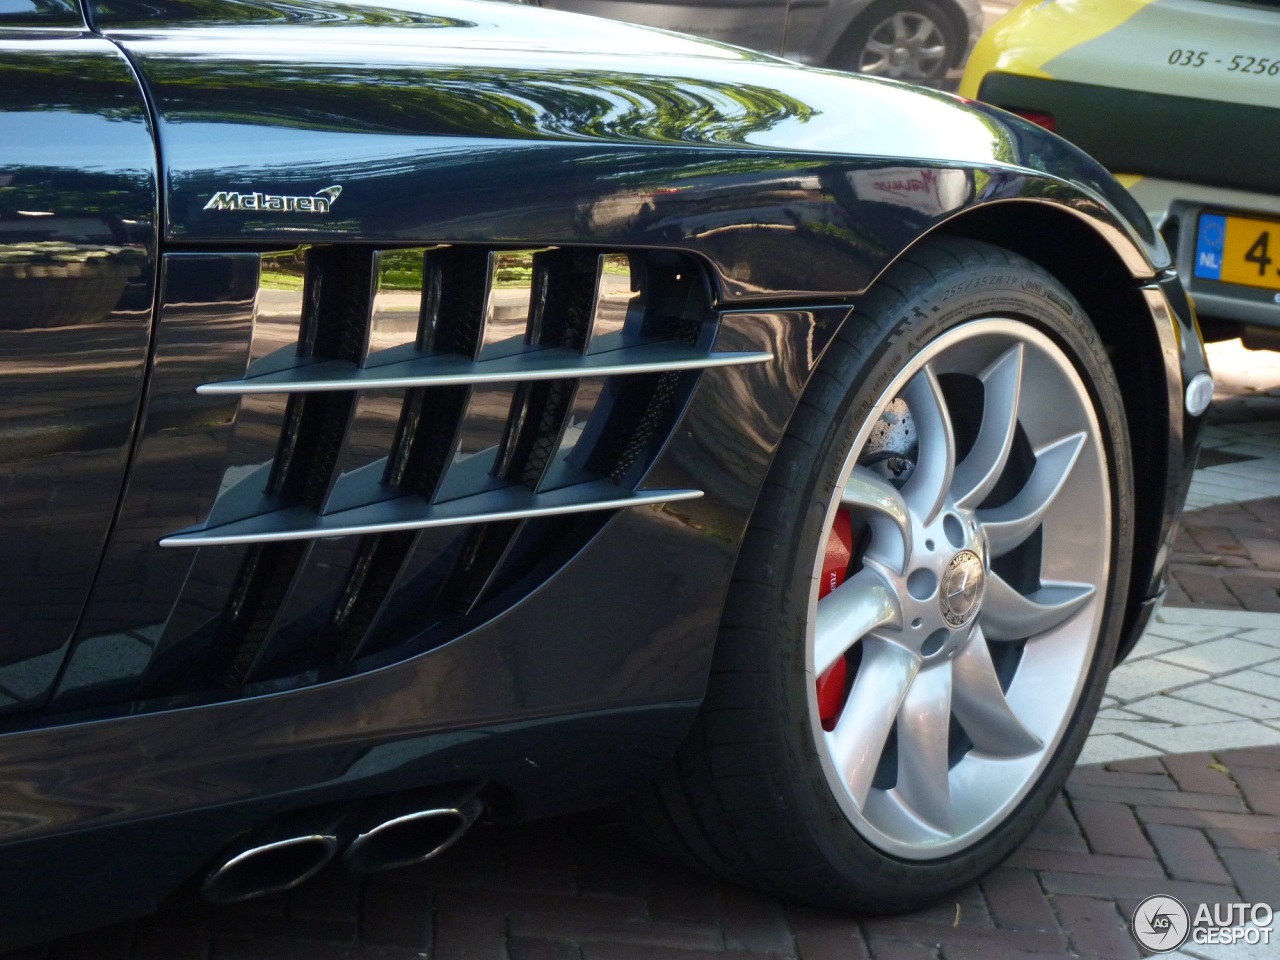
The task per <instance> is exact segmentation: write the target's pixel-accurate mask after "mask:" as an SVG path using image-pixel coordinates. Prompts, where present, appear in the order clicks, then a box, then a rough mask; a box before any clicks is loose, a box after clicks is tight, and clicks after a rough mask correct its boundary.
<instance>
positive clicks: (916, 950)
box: [871, 940, 939, 960]
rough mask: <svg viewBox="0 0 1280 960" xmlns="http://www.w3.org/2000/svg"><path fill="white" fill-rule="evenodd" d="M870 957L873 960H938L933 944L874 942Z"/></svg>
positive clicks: (894, 941)
mask: <svg viewBox="0 0 1280 960" xmlns="http://www.w3.org/2000/svg"><path fill="white" fill-rule="evenodd" d="M871 956H872V957H873V958H874V960H938V956H939V954H938V947H937V946H936V945H933V944H924V943H903V942H902V941H900V940H876V941H872V943H871Z"/></svg>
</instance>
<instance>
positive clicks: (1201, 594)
mask: <svg viewBox="0 0 1280 960" xmlns="http://www.w3.org/2000/svg"><path fill="white" fill-rule="evenodd" d="M1169 576H1170V577H1171V578H1172V579H1173V580H1174V582H1175V583H1176V585H1177V586H1178V587H1179V588H1180V590H1179V592H1180V593H1181V594H1182V597H1180V598H1179V599H1185V602H1186V603H1187V604H1189V605H1191V604H1194V605H1204V606H1209V607H1214V608H1227V609H1232V608H1234V609H1237V610H1239V609H1243V608H1242V606H1241V603H1240V601H1239V600H1238V599H1237V598H1236V596H1235V594H1233V593H1232V592H1231V591H1230V590H1228V589H1227V587H1226V584H1224V583H1223V582H1222V578H1221V577H1220V576H1214V575H1213V574H1211V573H1205V572H1204V571H1203V570H1202V569H1199V568H1195V567H1187V566H1185V565H1183V564H1175V565H1172V566H1171V567H1170V570H1169Z"/></svg>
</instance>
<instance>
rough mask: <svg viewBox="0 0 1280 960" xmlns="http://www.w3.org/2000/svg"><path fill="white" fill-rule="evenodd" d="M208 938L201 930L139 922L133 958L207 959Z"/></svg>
mask: <svg viewBox="0 0 1280 960" xmlns="http://www.w3.org/2000/svg"><path fill="white" fill-rule="evenodd" d="M208 958H209V940H208V938H207V937H205V936H203V931H200V930H191V929H189V928H188V929H184V928H181V927H167V926H155V925H152V924H147V923H144V924H140V925H139V929H138V932H137V934H136V936H135V939H134V944H133V960H208Z"/></svg>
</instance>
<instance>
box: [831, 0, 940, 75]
mask: <svg viewBox="0 0 1280 960" xmlns="http://www.w3.org/2000/svg"><path fill="white" fill-rule="evenodd" d="M963 44H964V39H963V38H962V37H961V36H960V35H959V34H958V33H957V32H956V29H955V27H954V26H953V25H952V23H951V19H950V18H949V17H948V16H947V14H946V13H945V11H943V10H942V9H941V8H940V7H939V6H938V5H937V4H935V3H931V2H930V0H889V2H887V3H880V4H877V5H875V6H873V7H872V8H871V9H869V10H867V11H866V12H865V13H864V14H862V16H860V17H859V18H858V19H857V21H855V22H854V24H853V26H852V27H850V29H849V33H848V34H847V35H846V36H845V37H844V39H843V40H841V42H840V43H839V45H838V46H837V47H836V49H835V50H834V51H833V52H832V54H831V58H830V62H829V64H828V65H829V66H832V67H835V68H836V69H839V70H851V71H853V72H855V73H865V74H869V75H871V76H876V77H888V78H890V79H893V80H908V81H911V82H913V83H922V84H929V85H932V84H937V83H940V82H941V81H942V80H944V79H945V78H946V75H947V71H948V70H950V69H951V67H952V66H953V65H954V64H955V62H956V60H957V51H958V50H959V48H960V47H961V46H962V45H963Z"/></svg>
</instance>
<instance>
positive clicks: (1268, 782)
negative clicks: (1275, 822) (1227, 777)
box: [1232, 765, 1280, 816]
mask: <svg viewBox="0 0 1280 960" xmlns="http://www.w3.org/2000/svg"><path fill="white" fill-rule="evenodd" d="M1232 776H1233V777H1235V780H1236V783H1238V784H1239V785H1240V789H1241V791H1242V792H1243V793H1244V797H1245V802H1246V803H1248V805H1249V809H1250V810H1252V811H1254V812H1255V813H1265V814H1271V815H1272V816H1280V770H1266V769H1263V768H1261V767H1247V766H1244V765H1240V766H1237V767H1235V768H1234V769H1233V770H1232Z"/></svg>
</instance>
